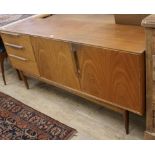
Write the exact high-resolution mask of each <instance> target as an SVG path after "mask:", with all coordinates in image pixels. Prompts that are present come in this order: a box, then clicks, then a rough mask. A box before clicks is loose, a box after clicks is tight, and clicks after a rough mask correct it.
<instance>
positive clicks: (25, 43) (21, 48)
mask: <svg viewBox="0 0 155 155" xmlns="http://www.w3.org/2000/svg"><path fill="white" fill-rule="evenodd" d="M1 36H2V39H3V42H4V45H5V47H6V50H7V53H8V54H13V55H16V56H19V57H24V58H27V59H29V60H32V61H35V57H34V53H33V49H32V46H31V42H30V39H29V36H26V35H20V34H15V33H8V34H6V33H2V34H1Z"/></svg>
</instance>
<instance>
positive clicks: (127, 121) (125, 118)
mask: <svg viewBox="0 0 155 155" xmlns="http://www.w3.org/2000/svg"><path fill="white" fill-rule="evenodd" d="M123 118H124V125H125V132H126V134H129V111H127V110H125V111H124V113H123Z"/></svg>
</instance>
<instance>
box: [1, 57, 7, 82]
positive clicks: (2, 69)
mask: <svg viewBox="0 0 155 155" xmlns="http://www.w3.org/2000/svg"><path fill="white" fill-rule="evenodd" d="M4 60H5V57H3V58H2V60H1V62H0V63H1V72H2V78H3V81H4V85H6V80H5V74H4Z"/></svg>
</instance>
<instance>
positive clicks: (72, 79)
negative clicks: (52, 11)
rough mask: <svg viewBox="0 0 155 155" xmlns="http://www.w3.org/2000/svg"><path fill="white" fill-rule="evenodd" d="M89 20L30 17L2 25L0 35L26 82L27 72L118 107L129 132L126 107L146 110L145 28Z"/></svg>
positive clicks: (101, 103) (57, 16)
mask: <svg viewBox="0 0 155 155" xmlns="http://www.w3.org/2000/svg"><path fill="white" fill-rule="evenodd" d="M75 16H76V15H75ZM101 19H102V18H101ZM92 21H93V19H92V20H87V21H84V20H80V19H78V18H75V17H74V18H73V16H71V17H69V15H53V16H52V15H46V16H34V17H31V18H29V19H27V20H24V21H22V22H17V23H15V24H12V25H9V26H6V27H3V28H2V29H1V37H2V39H3V42H4V44H5V47H6V50H7V53H8V56H9V59H10V61H11V64H12V66H13V67H14V68H16V69H18V70H20V71H21V74H22V76H23V77H24V78H23V79H24V81H25V82H26V86H27V87H28V83H27V81H26V76H32V77H35V78H37V79H40V80H42V81H45V82H47V83H50V84H52V85H54V86H57V87H59V88H62V89H64V90H67V91H69V92H71V93H73V94H76V95H78V96H81V97H83V98H86V99H89V100H91V101H94V102H96V103H98V104H100V105H103V106H106V107H109V108H111V109H113V110H116V111H123V114H124V116H125V127H126V132H127V133H128V112H129V111H130V112H133V113H136V114H138V115H143V114H144V113H145V53H144V52H145V33H144V28H143V27H140V26H131V25H119V24H114V23H106V22H105V23H104V22H98V21H97V22H95V21H94V22H92Z"/></svg>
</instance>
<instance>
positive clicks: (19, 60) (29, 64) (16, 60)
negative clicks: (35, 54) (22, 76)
mask: <svg viewBox="0 0 155 155" xmlns="http://www.w3.org/2000/svg"><path fill="white" fill-rule="evenodd" d="M9 59H10V61H11V64H12V66H13V67H14V68H16V69H19V70H22V71H24V72H26V73H29V74H32V75H37V76H39V70H38V67H37V64H36V62H34V61H31V60H28V59H26V58H23V57H19V56H16V55H12V54H9Z"/></svg>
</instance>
